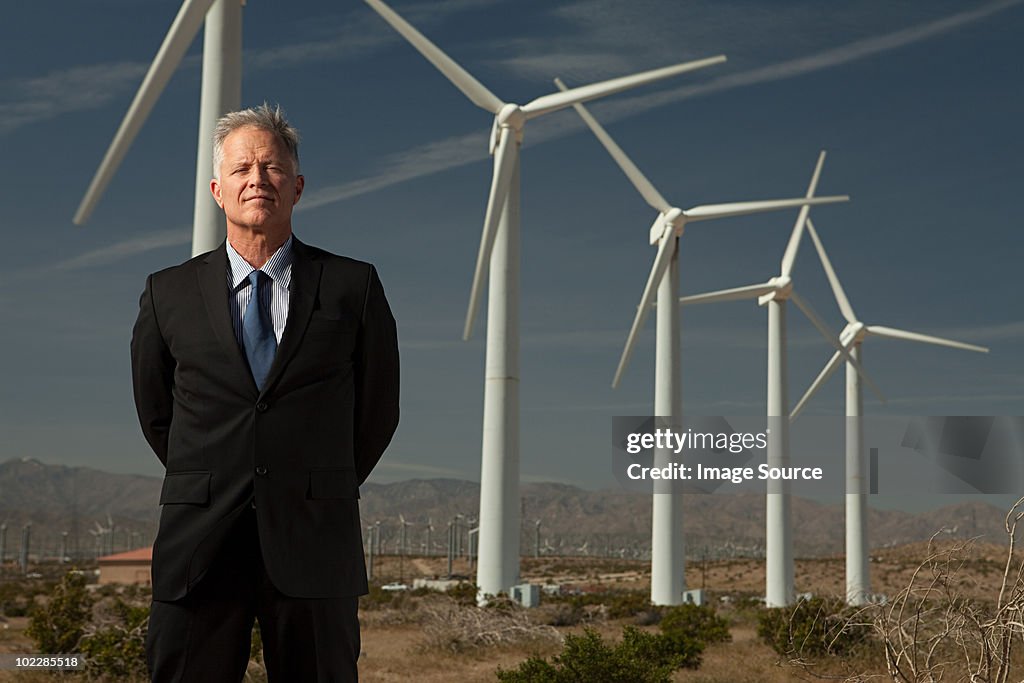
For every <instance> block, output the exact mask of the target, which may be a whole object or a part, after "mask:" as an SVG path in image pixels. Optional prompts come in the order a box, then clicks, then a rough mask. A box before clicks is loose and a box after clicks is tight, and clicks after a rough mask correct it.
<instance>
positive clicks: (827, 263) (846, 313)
mask: <svg viewBox="0 0 1024 683" xmlns="http://www.w3.org/2000/svg"><path fill="white" fill-rule="evenodd" d="M807 232H809V233H810V234H811V241H812V242H814V248H815V249H816V250H817V251H818V259H819V260H820V261H821V267H822V268H824V269H825V275H826V276H828V281H829V284H830V285H832V294H833V295H835V297H836V303H837V304H839V310H840V311H842V313H843V317H844V318H846V322H848V323H855V322H857V314H856V313H854V312H853V307H852V306H850V300H849V299H847V298H846V292H844V291H843V286H842V285H841V284H839V278H838V277H837V276H836V271H835V270H834V269H833V268H832V261H831V260H829V257H828V254H827V253H826V252H825V245H824V244H822V243H821V238H819V237H818V231H817V230H815V229H814V223H812V222H811V218H810V216H808V217H807Z"/></svg>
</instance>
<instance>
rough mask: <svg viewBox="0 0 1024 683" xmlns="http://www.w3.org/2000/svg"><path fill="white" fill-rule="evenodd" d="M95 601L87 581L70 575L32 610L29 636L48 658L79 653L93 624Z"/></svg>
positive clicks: (82, 577) (28, 629)
mask: <svg viewBox="0 0 1024 683" xmlns="http://www.w3.org/2000/svg"><path fill="white" fill-rule="evenodd" d="M91 607H92V598H91V597H90V596H89V593H88V591H86V589H85V577H84V576H82V575H81V574H66V575H65V576H64V578H63V579H62V580H61V581H60V583H58V584H57V585H56V586H54V588H53V590H52V592H51V593H50V595H49V597H48V599H46V600H45V601H44V602H41V603H39V604H36V605H34V606H33V607H32V609H31V616H30V618H29V624H28V628H27V629H25V634H26V635H27V636H28V637H29V638H31V639H32V640H33V642H34V643H35V645H36V647H37V648H38V649H39V652H41V653H44V654H70V653H74V652H77V647H78V641H79V640H81V638H82V635H83V634H84V633H85V627H86V624H88V623H89V616H90V613H91V612H90V609H91Z"/></svg>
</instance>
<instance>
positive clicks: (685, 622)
mask: <svg viewBox="0 0 1024 683" xmlns="http://www.w3.org/2000/svg"><path fill="white" fill-rule="evenodd" d="M661 632H662V634H663V635H665V636H666V637H668V638H679V639H686V638H689V639H693V640H696V641H697V642H700V643H728V642H729V641H731V640H732V634H731V633H729V622H728V621H726V620H725V619H723V618H722V617H720V616H718V614H716V613H715V609H714V608H713V607H711V606H708V605H699V606H698V605H679V606H677V607H669V608H666V609H665V610H664V612H663V613H662V617H661Z"/></svg>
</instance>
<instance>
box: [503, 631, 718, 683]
mask: <svg viewBox="0 0 1024 683" xmlns="http://www.w3.org/2000/svg"><path fill="white" fill-rule="evenodd" d="M698 666H700V645H699V643H698V644H696V652H690V653H688V654H685V655H684V654H680V653H678V652H676V651H675V649H674V644H673V643H672V642H671V641H669V640H668V639H667V638H665V637H664V636H661V635H658V634H653V633H648V632H646V631H641V630H640V629H638V628H634V627H632V626H626V627H624V628H623V629H622V641H621V642H620V643H618V644H617V645H609V644H608V643H606V642H605V641H604V640H603V639H602V638H601V636H600V635H599V634H598V633H597V631H594V630H593V629H584V631H583V634H582V635H578V636H577V635H567V636H566V637H565V646H564V647H563V649H562V652H561V653H560V654H557V655H555V656H554V657H553V658H552V660H551V661H550V662H549V661H547V660H546V659H543V658H541V657H530V658H529V659H527V660H526V661H525V662H523V663H522V664H520V665H519V667H518V668H516V669H512V670H503V669H498V672H497V676H498V680H499V681H501V682H502V683H579V682H580V681H601V683H668V682H669V681H671V680H672V672H673V671H675V670H676V669H679V668H683V667H688V668H697V667H698Z"/></svg>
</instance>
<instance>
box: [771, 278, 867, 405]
mask: <svg viewBox="0 0 1024 683" xmlns="http://www.w3.org/2000/svg"><path fill="white" fill-rule="evenodd" d="M789 298H790V299H792V300H793V303H795V304H796V305H797V307H798V308H799V309H800V310H801V311H803V314H804V315H805V316H807V319H808V320H810V321H811V324H813V325H814V327H815V328H817V330H818V332H820V333H821V336H822V337H824V338H825V340H826V341H827V342H828V343H829V344H831V345H832V346H833V347H834V348H836V349H838V350H839V353H841V354H842V356H843V360H845V361H846V362H847V363H849V364H850V365H852V366H853V368H854V369H855V370H856V371H857V374H858V375H860V378H861V379H862V380H864V383H865V384H867V385H868V388H869V389H871V392H872V393H873V394H874V395H875V396H877V397H878V400H879V401H881V402H882V403H885V402H886V401H885V396H884V395H883V394H882V391H881V390H880V389H879V388H878V385H876V384H875V383H874V382H872V381H871V378H870V377H868V374H867V373H866V372H864V368H863V367H861V364H860V363H859V362H858V361H857V360H856V359H855V358H854V357H853V356H851V355H850V352H849V351H848V350H847V349H846V347H845V346H843V344H842V342H840V341H839V338H838V337H837V336H836V335H835V334H833V333H832V330H830V329H829V327H828V325H826V324H825V323H824V322H823V321H822V319H821V317H820V316H818V314H817V313H816V312H815V311H814V309H813V308H811V305H810V304H809V303H807V302H806V301H804V299H803V297H801V296H800V295H799V294H797V293H796V292H790V293H789Z"/></svg>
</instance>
